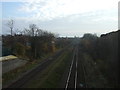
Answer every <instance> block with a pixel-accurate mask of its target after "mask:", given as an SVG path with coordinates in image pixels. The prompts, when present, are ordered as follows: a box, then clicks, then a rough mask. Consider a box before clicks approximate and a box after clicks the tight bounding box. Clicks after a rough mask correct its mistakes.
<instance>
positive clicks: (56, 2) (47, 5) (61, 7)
mask: <svg viewBox="0 0 120 90" xmlns="http://www.w3.org/2000/svg"><path fill="white" fill-rule="evenodd" d="M26 1H27V0H26ZM118 1H119V0H34V1H33V0H30V1H29V2H25V3H24V5H23V6H22V7H21V8H20V10H21V11H23V12H26V13H31V14H32V18H37V19H40V20H51V19H54V18H60V17H66V16H69V15H73V14H82V13H86V12H92V11H93V12H95V11H97V10H113V9H115V8H116V9H117V4H118Z"/></svg>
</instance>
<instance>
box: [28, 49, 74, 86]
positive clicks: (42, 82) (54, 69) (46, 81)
mask: <svg viewBox="0 0 120 90" xmlns="http://www.w3.org/2000/svg"><path fill="white" fill-rule="evenodd" d="M71 58H72V52H71V50H69V49H68V50H66V51H65V52H64V53H62V55H60V56H59V57H58V58H57V59H56V60H55V61H54V62H53V63H52V64H51V65H50V66H48V67H47V69H46V70H45V71H43V72H42V74H41V75H40V77H38V79H37V80H33V82H32V83H31V84H29V85H27V86H28V88H57V87H58V86H59V84H60V80H61V79H62V76H63V73H64V72H65V69H66V67H67V63H68V62H69V60H70V59H71Z"/></svg>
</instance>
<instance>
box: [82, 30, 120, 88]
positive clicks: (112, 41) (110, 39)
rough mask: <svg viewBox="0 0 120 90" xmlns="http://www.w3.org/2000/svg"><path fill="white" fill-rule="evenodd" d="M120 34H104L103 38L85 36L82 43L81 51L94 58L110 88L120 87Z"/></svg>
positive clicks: (117, 32) (90, 35)
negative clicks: (119, 35) (119, 44)
mask: <svg viewBox="0 0 120 90" xmlns="http://www.w3.org/2000/svg"><path fill="white" fill-rule="evenodd" d="M119 33H120V30H118V31H116V32H111V33H108V34H103V35H101V37H97V36H96V35H93V34H85V35H84V36H83V38H82V39H81V43H80V47H81V50H82V51H83V52H84V53H87V54H88V55H89V56H90V57H91V58H92V60H93V61H94V63H95V64H96V66H98V68H99V70H100V72H101V73H102V75H103V76H104V77H105V78H106V80H107V82H108V85H109V86H108V85H107V86H108V87H119V77H118V76H119V73H118V50H119V49H118V42H119V40H120V39H119V37H118V34H119ZM91 62H92V61H91ZM101 83H102V82H101ZM107 86H105V87H107Z"/></svg>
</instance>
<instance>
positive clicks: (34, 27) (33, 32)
mask: <svg viewBox="0 0 120 90" xmlns="http://www.w3.org/2000/svg"><path fill="white" fill-rule="evenodd" d="M29 28H30V31H31V35H32V36H35V33H36V30H37V26H36V24H30V25H29Z"/></svg>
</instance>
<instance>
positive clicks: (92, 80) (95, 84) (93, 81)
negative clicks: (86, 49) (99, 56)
mask: <svg viewBox="0 0 120 90" xmlns="http://www.w3.org/2000/svg"><path fill="white" fill-rule="evenodd" d="M83 58H84V60H83V63H84V66H85V69H86V83H87V85H88V87H89V88H105V87H108V82H107V80H106V78H105V77H104V75H103V74H102V73H101V72H100V68H101V67H100V66H101V64H100V63H99V62H98V61H99V60H98V61H96V62H94V60H93V59H92V57H91V56H90V55H89V54H87V53H83Z"/></svg>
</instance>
